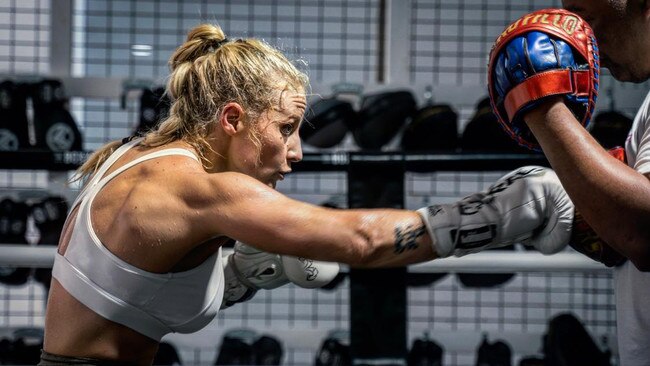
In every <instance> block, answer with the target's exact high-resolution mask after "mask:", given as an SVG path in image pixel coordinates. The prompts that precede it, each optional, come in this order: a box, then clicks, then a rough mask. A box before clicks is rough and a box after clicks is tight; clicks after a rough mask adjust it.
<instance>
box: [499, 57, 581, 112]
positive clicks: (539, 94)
mask: <svg viewBox="0 0 650 366" xmlns="http://www.w3.org/2000/svg"><path fill="white" fill-rule="evenodd" d="M590 77H591V76H590V74H589V71H588V70H570V69H562V70H551V71H545V72H542V73H539V74H535V75H533V76H531V77H529V78H528V79H526V80H524V81H523V82H522V83H521V84H519V85H517V86H515V87H514V88H512V90H511V91H510V92H509V93H508V95H506V98H505V100H504V106H505V109H506V113H507V114H508V118H510V120H513V119H514V116H515V114H516V113H517V112H518V111H519V110H520V109H521V108H522V107H523V106H524V105H526V104H527V103H529V102H531V101H534V100H538V99H541V98H544V97H548V96H551V95H566V94H571V95H575V96H589V90H590V84H589V83H590Z"/></svg>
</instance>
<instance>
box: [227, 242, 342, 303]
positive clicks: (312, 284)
mask: <svg viewBox="0 0 650 366" xmlns="http://www.w3.org/2000/svg"><path fill="white" fill-rule="evenodd" d="M338 273H339V264H338V263H333V262H322V261H315V260H311V259H306V258H297V257H292V256H288V255H279V254H273V253H267V252H264V251H261V250H258V249H256V248H253V247H251V246H249V245H246V244H244V243H240V242H236V243H235V248H234V251H233V253H232V254H230V255H229V256H228V257H227V260H226V264H225V266H224V275H225V284H226V288H225V291H224V297H223V302H222V304H221V308H222V309H223V308H227V307H229V306H232V305H233V304H236V303H238V302H244V301H247V300H249V299H251V298H252V297H253V296H254V295H255V293H256V292H257V290H259V289H265V290H271V289H274V288H277V287H280V286H283V285H285V284H287V283H289V282H291V283H293V284H295V285H297V286H299V287H303V288H318V287H323V286H325V285H327V284H328V283H330V282H331V281H332V280H333V279H334V277H336V275H337V274H338Z"/></svg>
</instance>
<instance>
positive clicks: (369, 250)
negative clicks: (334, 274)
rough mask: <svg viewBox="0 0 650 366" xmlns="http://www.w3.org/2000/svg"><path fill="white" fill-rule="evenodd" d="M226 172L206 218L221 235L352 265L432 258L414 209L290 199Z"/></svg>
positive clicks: (263, 247) (272, 249) (395, 263)
mask: <svg viewBox="0 0 650 366" xmlns="http://www.w3.org/2000/svg"><path fill="white" fill-rule="evenodd" d="M224 178H225V179H221V180H219V182H218V183H217V184H218V185H220V186H221V188H220V189H219V190H218V191H220V192H221V194H220V196H221V197H222V198H221V199H218V200H216V201H215V202H214V204H212V205H211V207H208V209H207V213H206V215H205V218H206V219H207V220H212V223H213V225H214V226H215V227H216V228H217V229H218V231H219V233H221V234H222V235H226V236H228V237H231V238H233V239H237V240H239V241H242V242H244V243H247V244H249V245H252V246H254V247H256V248H258V249H261V250H264V251H268V252H273V253H279V254H287V255H292V256H298V257H306V258H310V259H316V260H324V261H335V262H343V263H348V264H351V265H354V266H401V265H406V264H411V263H415V262H422V261H424V260H428V259H432V258H433V251H432V246H431V241H430V240H431V239H430V238H429V236H428V235H426V233H425V230H424V226H423V223H422V220H421V218H420V216H419V215H418V214H417V213H416V212H414V211H406V210H391V209H385V210H339V209H331V208H325V207H320V206H316V205H312V204H308V203H304V202H301V201H298V200H294V199H291V198H289V197H287V196H285V195H283V194H281V193H279V192H277V191H275V190H273V189H271V188H269V187H267V186H265V185H263V184H261V183H259V182H258V181H257V180H254V179H252V178H250V177H248V176H242V175H237V174H229V175H227V176H226V177H224ZM229 187H230V188H229ZM233 187H236V188H233Z"/></svg>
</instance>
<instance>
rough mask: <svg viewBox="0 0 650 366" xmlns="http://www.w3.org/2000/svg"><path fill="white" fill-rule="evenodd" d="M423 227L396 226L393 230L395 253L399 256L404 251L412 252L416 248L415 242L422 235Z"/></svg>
mask: <svg viewBox="0 0 650 366" xmlns="http://www.w3.org/2000/svg"><path fill="white" fill-rule="evenodd" d="M424 233H425V230H424V226H418V227H413V226H412V225H407V226H406V227H401V226H398V227H396V228H395V250H394V251H395V253H397V254H401V253H403V252H404V251H405V250H413V249H416V248H417V247H418V243H417V242H416V241H417V239H418V238H419V237H421V236H422V235H424Z"/></svg>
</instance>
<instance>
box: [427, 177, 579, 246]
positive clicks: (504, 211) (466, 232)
mask: <svg viewBox="0 0 650 366" xmlns="http://www.w3.org/2000/svg"><path fill="white" fill-rule="evenodd" d="M418 213H420V215H421V216H422V219H423V221H424V223H425V226H426V228H427V230H428V232H429V234H430V235H431V238H432V241H433V245H434V250H435V251H436V253H438V256H439V257H448V256H451V255H455V256H462V255H465V254H469V253H474V252H478V251H481V250H484V249H489V248H497V247H502V246H507V245H510V244H514V243H523V244H527V245H531V246H533V247H535V248H536V249H537V250H539V251H540V252H542V253H544V254H552V253H556V252H558V251H560V250H562V249H564V248H565V247H566V246H567V244H568V243H569V237H570V236H571V226H572V223H573V214H574V206H573V203H572V202H571V200H570V199H569V196H568V195H567V194H566V192H565V191H564V188H563V187H562V184H560V180H559V179H558V177H557V175H556V174H555V172H554V171H553V170H551V169H548V168H543V167H537V166H527V167H522V168H519V169H517V170H515V171H513V172H510V173H508V174H507V175H505V176H504V177H502V178H501V179H499V180H498V181H497V182H496V183H495V184H493V185H492V186H490V187H489V188H488V189H487V190H486V191H483V192H480V193H475V194H473V195H471V196H469V197H466V198H464V199H462V200H460V201H458V202H456V203H452V204H445V205H433V206H429V207H425V208H421V209H419V210H418Z"/></svg>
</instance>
